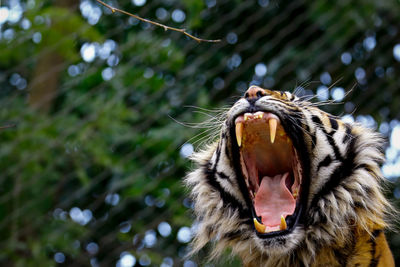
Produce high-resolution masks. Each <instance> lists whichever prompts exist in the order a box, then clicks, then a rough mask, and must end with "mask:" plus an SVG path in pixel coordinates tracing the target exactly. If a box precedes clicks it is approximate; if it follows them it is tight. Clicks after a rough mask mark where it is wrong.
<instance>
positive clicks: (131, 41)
mask: <svg viewBox="0 0 400 267" xmlns="http://www.w3.org/2000/svg"><path fill="white" fill-rule="evenodd" d="M107 3H108V4H111V5H112V6H114V7H118V8H121V9H124V10H126V11H129V12H132V13H134V14H138V15H140V16H142V17H144V18H147V19H152V20H154V21H158V22H161V23H164V24H166V25H169V26H173V27H178V28H186V29H187V32H189V33H191V34H193V35H195V36H198V37H201V38H208V39H221V42H218V43H205V42H201V43H198V42H196V41H194V40H192V39H190V38H188V37H186V36H184V35H183V34H180V33H178V32H173V31H164V30H163V29H162V28H160V27H156V26H152V25H150V24H148V23H144V22H141V21H139V20H137V19H134V18H131V17H129V16H126V15H122V14H119V13H118V12H116V13H112V12H111V11H110V10H109V9H107V8H105V7H104V6H102V5H100V4H99V3H98V2H96V1H91V0H82V1H77V0H58V1H47V0H36V1H35V0H27V1H21V0H8V1H7V0H6V1H4V0H2V1H1V2H0V126H8V125H9V126H12V127H10V128H4V129H0V237H1V238H0V248H1V249H0V265H1V266H54V265H64V266H124V267H125V266H181V265H184V266H196V265H201V266H203V265H204V264H206V261H205V260H204V259H203V258H202V256H203V255H201V256H199V257H197V258H194V259H185V258H184V255H185V253H186V251H187V246H188V243H189V241H190V240H191V235H192V231H193V229H194V226H192V217H191V212H190V207H191V202H190V200H189V199H188V198H187V197H186V196H187V192H185V189H184V187H183V186H182V178H183V177H184V175H185V173H186V172H187V171H188V170H190V169H191V167H192V166H191V163H190V162H189V160H188V159H187V157H188V155H190V154H191V152H192V151H193V149H197V148H198V147H199V146H200V145H201V144H202V143H204V142H206V141H207V140H208V139H209V136H211V137H212V136H214V134H215V129H216V125H215V124H214V123H211V122H210V123H209V124H207V123H204V124H200V122H202V121H205V120H207V119H210V118H211V120H212V119H213V118H217V117H218V114H219V112H220V110H221V109H224V108H225V107H227V106H229V105H230V104H232V103H233V102H234V101H235V100H236V99H237V98H238V97H239V96H240V95H242V94H243V92H244V91H245V89H246V88H247V87H248V86H249V84H257V85H260V86H262V87H265V88H271V89H275V90H289V91H293V90H296V92H297V93H298V94H299V95H309V96H310V97H314V98H315V100H316V101H327V102H332V103H331V104H327V105H325V106H322V108H323V109H324V110H327V111H329V112H331V113H334V114H335V115H340V116H343V117H344V119H345V120H350V121H351V120H356V121H359V122H361V123H363V124H366V125H367V126H368V127H373V128H375V129H377V130H378V131H380V132H381V133H382V134H383V135H384V136H385V137H387V140H388V143H387V149H386V157H387V163H386V164H385V165H384V166H383V167H382V169H383V171H384V173H385V175H386V176H387V177H388V178H389V179H390V180H391V181H392V182H393V183H392V184H390V186H389V187H390V188H389V190H388V196H389V197H390V198H392V199H393V202H395V203H397V204H398V203H399V200H398V199H400V181H399V176H400V123H399V121H398V120H399V119H400V112H399V110H400V91H399V88H400V79H399V77H400V26H399V25H400V23H399V22H400V15H399V14H400V3H399V2H398V1H395V0H391V1H384V2H379V1H372V0H364V1H352V2H351V3H350V2H349V1H343V0H339V1H335V2H326V1H310V0H300V1H268V0H259V1H226V0H220V1H216V0H205V1H204V0H193V1H175V0H167V1H160V0H156V1H146V0H132V1H125V0H124V1H115V0H113V1H110V2H107ZM388 239H389V241H390V245H391V248H392V250H393V251H394V254H395V257H396V260H397V263H398V264H400V262H399V261H400V258H399V253H398V251H399V250H400V236H399V235H398V234H394V233H388ZM396 251H397V252H396ZM208 264H209V265H210V266H212V265H213V266H226V262H225V260H222V261H221V262H217V263H215V262H214V263H208ZM230 264H231V265H233V266H234V265H238V266H239V265H240V264H239V262H237V261H235V260H233V261H232V260H231V261H230Z"/></svg>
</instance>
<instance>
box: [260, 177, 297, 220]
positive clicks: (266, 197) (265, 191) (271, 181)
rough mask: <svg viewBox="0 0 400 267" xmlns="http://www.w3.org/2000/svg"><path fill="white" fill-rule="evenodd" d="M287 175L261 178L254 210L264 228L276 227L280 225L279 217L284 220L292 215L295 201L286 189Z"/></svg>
mask: <svg viewBox="0 0 400 267" xmlns="http://www.w3.org/2000/svg"><path fill="white" fill-rule="evenodd" d="M288 175H289V174H288V173H285V174H283V175H282V174H278V175H276V176H275V177H272V178H271V177H268V176H265V177H263V179H262V181H261V184H260V188H259V189H258V191H257V195H256V198H255V200H254V208H255V209H256V213H257V215H258V216H261V218H262V223H263V224H264V225H266V226H277V225H280V223H281V215H283V217H284V218H286V216H287V215H291V214H293V212H294V210H295V207H296V201H295V200H294V198H293V196H292V194H291V193H290V191H289V189H288V188H287V187H286V182H285V181H286V178H287V177H288Z"/></svg>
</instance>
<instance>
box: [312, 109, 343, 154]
mask: <svg viewBox="0 0 400 267" xmlns="http://www.w3.org/2000/svg"><path fill="white" fill-rule="evenodd" d="M312 121H313V122H314V123H315V124H316V126H317V127H318V128H319V129H321V130H322V132H323V133H324V134H325V136H326V138H327V139H328V142H329V144H330V145H331V147H332V148H333V152H334V153H335V158H336V159H338V160H340V161H342V160H343V157H342V155H341V154H340V151H339V148H338V147H337V145H336V142H335V139H333V136H332V135H330V134H329V133H328V132H327V131H326V129H325V128H324V127H323V126H322V125H323V124H322V121H321V119H320V118H319V117H317V116H315V115H313V116H312Z"/></svg>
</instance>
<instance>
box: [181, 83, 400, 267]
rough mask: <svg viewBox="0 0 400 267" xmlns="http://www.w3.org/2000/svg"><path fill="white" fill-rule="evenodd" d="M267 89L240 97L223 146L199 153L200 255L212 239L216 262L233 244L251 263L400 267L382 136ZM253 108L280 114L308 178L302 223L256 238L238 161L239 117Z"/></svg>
mask: <svg viewBox="0 0 400 267" xmlns="http://www.w3.org/2000/svg"><path fill="white" fill-rule="evenodd" d="M263 90H264V89H263ZM264 92H265V96H263V97H260V98H258V99H257V101H255V102H254V101H253V103H250V102H249V101H248V100H246V99H245V98H241V99H239V100H238V101H237V102H236V103H235V104H234V105H233V107H232V108H231V109H230V110H229V111H228V113H227V115H226V120H225V122H224V123H223V125H221V133H220V138H219V141H217V142H216V143H214V144H211V145H209V146H207V147H206V148H204V150H202V151H200V152H197V153H196V154H195V155H194V156H193V160H194V161H195V162H196V163H197V166H198V167H197V169H195V170H194V171H193V172H191V173H190V174H189V175H188V176H187V177H186V180H185V182H186V184H187V186H188V187H189V188H191V196H192V198H193V200H194V203H195V206H194V212H195V215H196V218H197V222H198V228H197V231H196V235H195V238H194V241H193V243H192V247H193V251H192V253H196V252H197V251H199V250H200V249H201V248H203V247H204V246H205V245H206V244H207V243H208V242H212V243H213V244H214V248H213V250H212V254H211V255H210V257H211V258H215V257H218V256H219V255H220V254H221V253H222V252H223V251H224V250H225V249H226V248H228V247H230V248H231V249H232V252H233V253H234V254H237V255H239V256H240V257H241V259H242V261H243V264H244V265H245V266H321V265H325V266H394V263H393V258H392V256H391V253H390V251H389V248H388V245H387V242H386V239H385V236H384V233H383V230H384V229H385V227H387V226H388V225H387V223H386V222H385V220H384V218H385V217H387V215H388V214H389V213H391V212H393V208H392V207H391V205H390V203H389V202H388V201H387V200H386V199H385V197H384V195H383V190H382V185H381V184H382V182H383V180H384V178H383V176H382V174H381V171H380V167H379V165H380V164H382V162H383V160H384V158H383V155H382V144H383V140H382V138H381V137H380V136H379V134H377V133H375V132H373V131H371V130H370V129H366V128H363V127H362V126H361V125H359V124H356V123H355V124H351V125H350V124H348V123H344V122H342V121H341V120H340V119H338V118H336V117H334V116H332V115H330V114H327V113H325V112H323V111H321V110H320V109H318V108H317V107H316V106H315V105H313V104H312V103H310V102H307V101H302V100H300V99H298V98H297V97H295V96H294V95H292V94H290V93H288V92H285V93H282V92H276V91H269V90H264ZM252 109H253V110H254V109H256V110H259V109H261V110H263V111H268V112H272V113H274V114H276V115H278V117H279V118H280V120H281V122H282V124H285V130H286V132H291V133H292V134H291V136H290V137H291V139H292V142H293V144H294V145H295V147H296V149H297V151H298V152H299V153H300V154H301V155H300V156H301V158H302V159H303V160H302V163H303V172H304V175H303V176H304V177H305V179H304V181H303V183H304V185H302V188H303V187H304V189H303V190H306V193H305V194H306V196H307V197H306V201H305V205H304V209H305V210H303V213H302V215H301V217H300V221H299V224H298V225H297V226H296V227H295V229H294V230H293V231H291V232H290V233H288V234H286V235H283V236H278V237H273V238H266V239H263V238H260V237H258V236H257V235H256V233H255V230H254V226H253V223H252V215H251V213H250V207H249V206H248V204H247V202H246V197H245V194H246V192H247V191H246V190H245V189H244V187H245V185H244V184H243V183H244V182H243V179H242V175H241V174H239V173H238V172H239V171H238V170H239V169H238V166H234V164H233V162H234V161H233V158H234V157H235V153H237V151H234V149H233V146H232V145H231V144H232V142H235V136H234V134H235V132H234V130H233V128H234V124H233V123H234V122H233V121H234V118H235V116H237V115H238V114H242V113H243V112H245V111H249V110H252Z"/></svg>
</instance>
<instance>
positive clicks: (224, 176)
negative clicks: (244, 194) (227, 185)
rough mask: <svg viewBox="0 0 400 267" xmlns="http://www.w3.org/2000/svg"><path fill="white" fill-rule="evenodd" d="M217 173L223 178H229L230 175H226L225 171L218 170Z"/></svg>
mask: <svg viewBox="0 0 400 267" xmlns="http://www.w3.org/2000/svg"><path fill="white" fill-rule="evenodd" d="M217 175H218V177H219V178H221V179H224V180H229V176H228V175H226V174H225V173H223V172H217Z"/></svg>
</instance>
